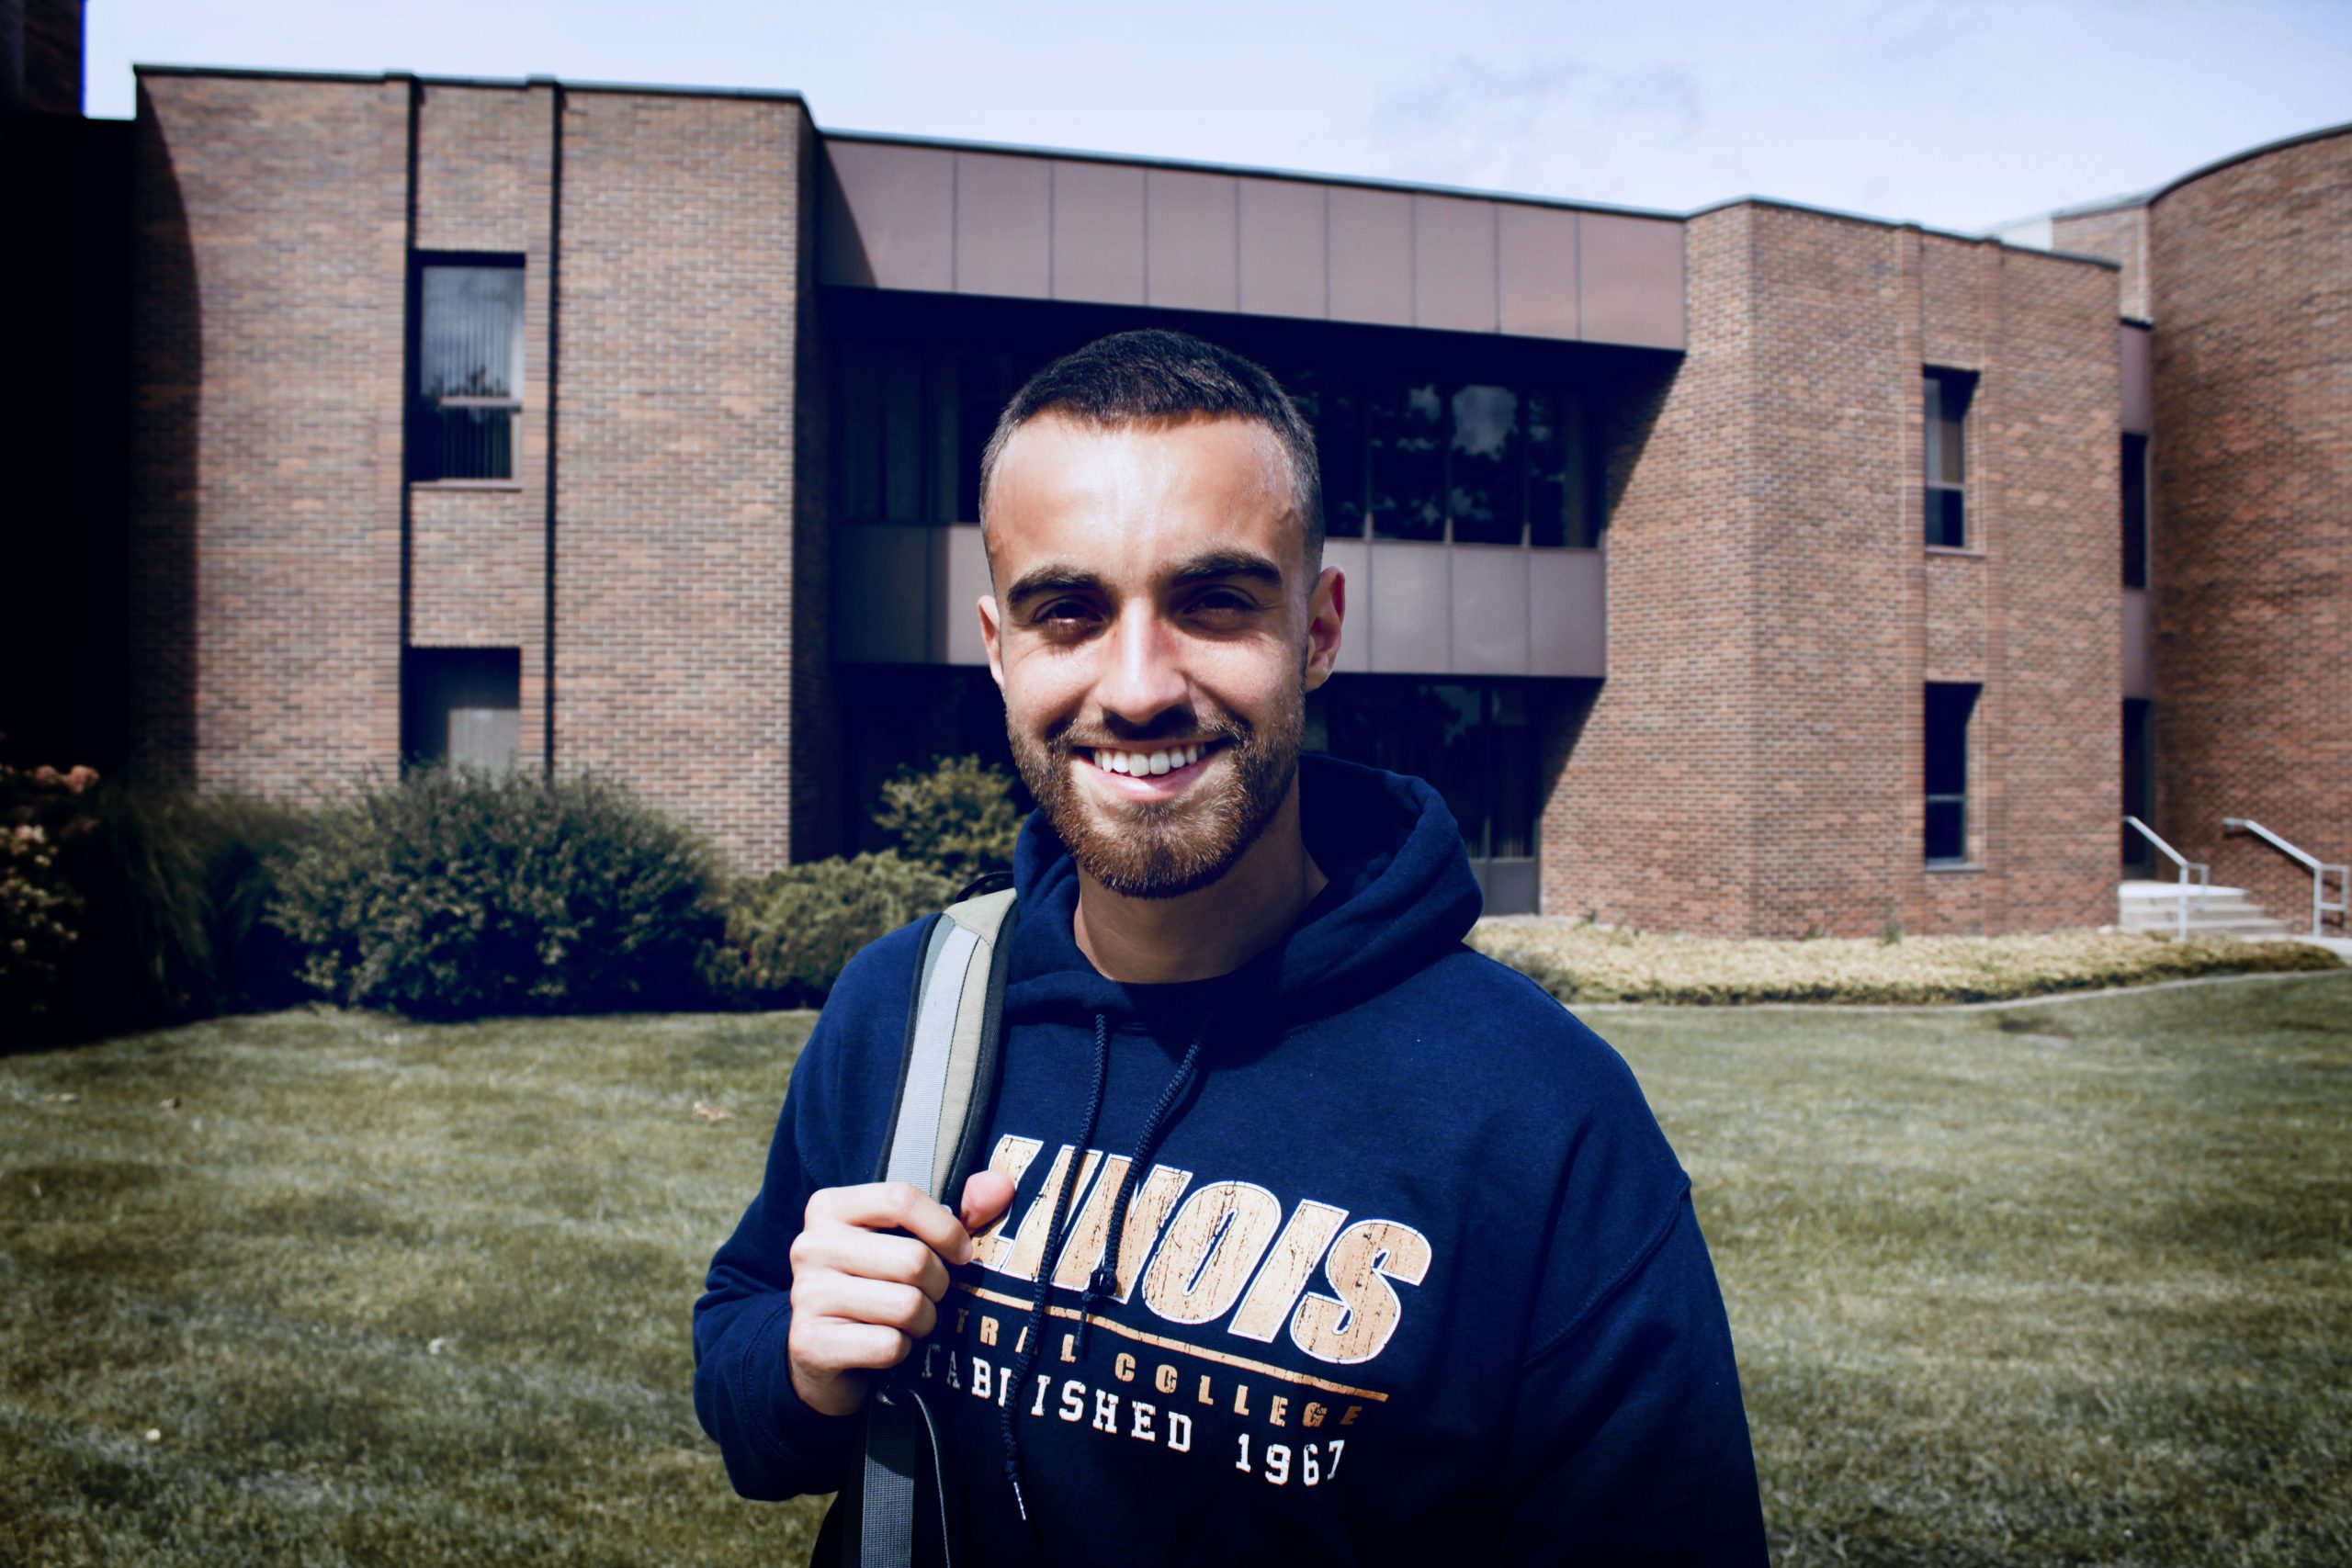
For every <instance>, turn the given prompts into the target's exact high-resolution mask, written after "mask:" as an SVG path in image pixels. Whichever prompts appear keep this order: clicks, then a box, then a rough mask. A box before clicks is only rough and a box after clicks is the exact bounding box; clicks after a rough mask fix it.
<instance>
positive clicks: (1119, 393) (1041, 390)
mask: <svg viewBox="0 0 2352 1568" xmlns="http://www.w3.org/2000/svg"><path fill="white" fill-rule="evenodd" d="M1046 414H1059V415H1061V416H1063V417H1064V418H1067V419H1072V420H1076V421H1078V422H1079V423H1082V424H1091V425H1095V426H1098V427H1101V428H1103V429H1117V428H1119V427H1120V426H1122V425H1127V424H1136V423H1153V422H1159V421H1168V422H1174V421H1179V420H1185V419H1193V418H1216V417H1218V416H1220V415H1231V416H1234V417H1236V418H1239V419H1252V420H1256V421H1257V422H1258V423H1260V424H1262V425H1264V426H1265V427H1266V428H1267V429H1269V430H1271V431H1272V432H1273V435H1274V440H1275V442H1276V443H1277V444H1278V445H1279V446H1281V448H1282V454H1283V467H1285V468H1288V469H1289V470H1290V488H1291V506H1292V510H1293V511H1294V512H1295V513H1297V516H1298V520H1299V524H1300V527H1301V529H1302V531H1303V533H1304V534H1305V536H1306V564H1307V565H1308V566H1309V567H1319V566H1320V565H1321V564H1322V560H1323V479H1322V474H1321V472H1320V470H1319V469H1318V468H1317V464H1316V460H1315V432H1314V430H1313V429H1312V428H1311V427H1310V426H1309V425H1308V424H1307V423H1306V419H1305V418H1304V417H1303V416H1301V414H1300V413H1299V412H1298V407H1297V405H1296V404H1295V403H1293V402H1292V401H1291V400H1290V397H1289V395H1288V394H1287V393H1285V392H1284V391H1283V389H1282V384H1281V383H1280V382H1278V381H1276V380H1275V379H1274V378H1273V377H1272V376H1271V375H1269V374H1268V373H1267V371H1266V369H1265V367H1263V366H1261V365H1259V364H1257V363H1256V362H1255V361H1252V360H1249V359H1244V358H1243V357H1242V356H1241V355H1238V354H1236V353H1234V352H1233V351H1232V350H1231V349H1227V348H1219V347H1218V346H1217V345H1216V344H1213V343H1205V342H1203V341H1202V340H1201V339H1199V338H1196V337H1193V336H1192V335H1191V334H1190V333H1177V332H1169V331H1166V330H1164V329H1161V328H1159V327H1148V328H1144V329H1142V330H1139V331H1136V332H1125V333H1113V334H1112V335H1110V336H1109V337H1104V338H1097V339H1095V340H1094V341H1093V342H1092V343H1090V344H1087V345H1086V346H1085V347H1084V348H1081V349H1079V350H1077V351H1075V352H1073V353H1070V354H1065V355H1062V356H1061V357H1060V358H1059V359H1057V360H1055V361H1054V362H1053V363H1052V364H1051V365H1048V366H1046V367H1045V368H1044V369H1043V370H1040V371H1038V372H1037V373H1036V374H1035V376H1032V377H1030V378H1029V379H1028V380H1027V381H1026V382H1024V383H1023V385H1022V388H1021V389H1020V390H1019V391H1017V392H1015V393H1013V394H1012V401H1011V402H1009V403H1007V404H1005V405H1004V412H1003V413H1001V414H1000V415H998V416H997V422H996V430H995V432H994V433H993V434H990V435H989V444H988V446H987V447H986V448H985V449H983V450H982V451H981V453H980V521H981V523H982V525H986V524H987V522H988V511H989V484H990V482H991V481H992V480H993V479H995V477H996V466H997V463H998V461H999V459H1001V457H1003V456H1004V448H1005V444H1006V443H1007V442H1009V441H1011V440H1012V433H1013V432H1014V431H1016V430H1019V429H1020V428H1021V427H1022V426H1023V425H1024V424H1026V423H1029V422H1030V421H1031V420H1034V419H1037V418H1040V417H1042V416H1044V415H1046Z"/></svg>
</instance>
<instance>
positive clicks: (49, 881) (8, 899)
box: [0, 766, 97, 1020]
mask: <svg viewBox="0 0 2352 1568" xmlns="http://www.w3.org/2000/svg"><path fill="white" fill-rule="evenodd" d="M96 782H97V774H96V773H93V772H92V771H91V770H90V769H88V768H75V769H74V770H73V771H72V772H71V773H59V772H58V771H57V770H56V769H54V768H46V767H44V768H16V767H7V766H0V1018H6V1019H12V1020H32V1019H40V1018H43V1017H44V1016H45V1015H48V1014H50V1013H51V1012H52V1010H54V1009H55V1008H56V1007H57V1005H58V1003H59V1001H60V1000H61V998H62V995H63V989H64V987H63V985H62V981H63V979H64V976H65V973H66V966H67V964H68V963H69V962H70V960H71V957H72V954H73V952H74V945H75V944H76V943H77V942H80V941H81V938H82V919H83V916H84V913H85V909H86V908H87V900H86V899H85V898H84V897H83V896H82V894H81V892H80V890H79V889H77V888H75V887H74V886H73V884H72V882H71V880H70V879H69V877H68V876H67V874H66V873H65V870H64V868H63V867H62V866H61V865H60V863H59V861H60V857H61V852H62V850H63V848H64V847H65V845H66V844H67V842H68V841H69V840H72V839H73V838H74V837H75V836H76V835H79V834H82V833H85V832H87V831H88V830H89V827H90V816H89V811H88V807H87V806H86V804H85V802H84V801H83V799H82V798H81V797H82V795H83V794H84V792H85V791H86V790H87V789H88V788H89V787H90V786H91V785H92V784H96Z"/></svg>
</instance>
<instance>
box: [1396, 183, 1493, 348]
mask: <svg viewBox="0 0 2352 1568" xmlns="http://www.w3.org/2000/svg"><path fill="white" fill-rule="evenodd" d="M1413 324H1414V325H1416V326H1422V327H1436V328H1439V329H1441V330H1442V331H1446V332H1456V333H1490V332H1493V331H1494V330H1495V325H1496V312H1495V204H1494V203H1493V202H1491V201H1465V200H1464V199H1462V198H1461V197H1451V196H1417V197H1413Z"/></svg>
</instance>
